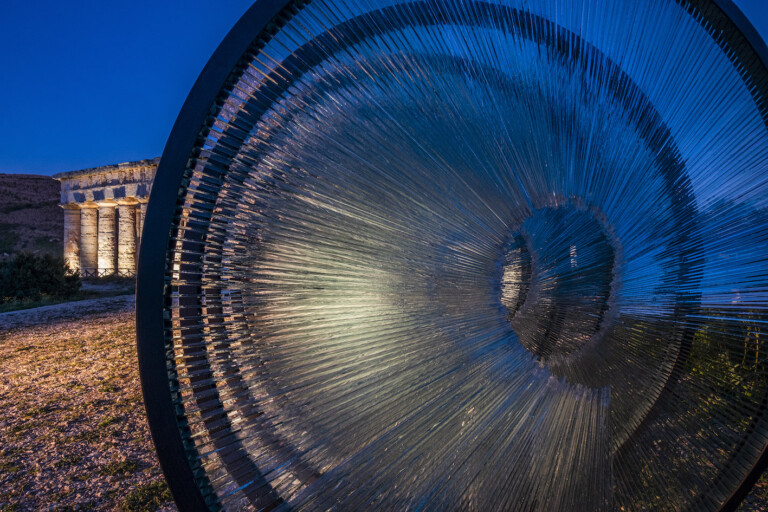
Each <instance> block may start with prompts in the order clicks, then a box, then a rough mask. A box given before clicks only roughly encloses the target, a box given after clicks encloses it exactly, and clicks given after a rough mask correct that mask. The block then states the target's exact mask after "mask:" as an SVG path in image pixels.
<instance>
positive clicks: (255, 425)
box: [138, 0, 768, 511]
mask: <svg viewBox="0 0 768 512" xmlns="http://www.w3.org/2000/svg"><path fill="white" fill-rule="evenodd" d="M722 4H723V2H718V3H716V2H713V1H694V0H677V1H675V0H647V1H644V2H637V1H636V0H537V1H531V0H439V1H438V0H312V1H294V2H275V1H271V0H265V1H262V2H257V4H256V5H255V6H254V8H252V9H251V11H249V13H250V14H249V15H248V16H251V17H253V16H257V17H258V16H262V17H265V16H266V17H267V18H266V19H265V20H264V22H263V23H262V24H261V28H260V29H259V30H258V32H256V33H250V34H248V33H244V29H243V27H244V26H245V25H242V24H243V23H246V22H245V21H242V22H241V25H239V26H238V27H240V28H238V27H236V28H235V29H234V31H233V34H235V35H232V34H231V35H230V38H229V39H228V41H230V42H229V43H227V44H229V45H230V47H235V46H236V45H235V43H232V41H234V40H238V41H240V40H243V38H245V39H246V40H247V44H244V45H243V46H242V49H241V51H239V52H238V53H237V55H229V58H230V61H231V63H232V64H233V65H232V66H230V68H228V69H227V70H226V74H225V75H222V81H221V83H219V84H214V85H215V86H216V90H215V91H214V93H215V94H212V95H209V97H206V98H203V100H202V101H201V100H199V98H198V99H195V100H194V101H193V103H194V102H195V101H196V102H197V103H199V104H200V107H199V108H198V107H196V108H198V110H199V111H201V112H203V113H204V114H205V116H204V117H202V118H201V120H202V122H201V123H200V124H199V125H194V126H191V127H189V126H187V127H184V126H182V128H179V125H183V124H184V123H183V122H181V121H180V122H179V123H178V124H177V128H176V129H175V131H174V134H173V135H172V136H171V140H170V141H169V145H168V147H167V149H166V154H165V155H164V156H163V160H162V162H161V165H160V170H159V171H158V180H159V181H156V184H155V187H154V190H153V195H152V198H151V201H150V208H149V213H148V219H147V223H148V224H149V227H148V228H147V229H148V230H149V231H145V237H144V241H143V242H142V243H143V244H144V247H142V254H141V270H140V276H139V291H138V293H139V304H138V312H139V338H140V339H139V345H140V346H139V349H140V362H141V365H142V379H143V384H144V392H145V396H146V398H147V402H148V413H149V417H150V423H151V427H152V430H153V436H154V439H155V442H156V444H157V446H158V450H159V452H160V456H161V462H162V464H163V468H164V470H165V472H166V474H167V475H168V478H169V481H170V483H171V488H172V490H173V492H174V495H175V497H176V499H177V500H179V501H180V502H183V501H184V500H187V499H189V500H192V499H193V498H194V499H198V500H199V503H203V504H204V505H205V506H206V507H208V508H210V509H211V510H219V509H227V510H251V509H252V510H273V509H274V510H286V511H287V510H297V511H299V510H441V511H442V510H478V511H489V510H520V511H591V510H606V511H609V510H610V511H612V510H625V511H630V510H633V511H634V510H636V511H644V510H681V509H683V510H719V509H721V508H723V507H725V508H726V509H727V508H733V507H734V506H735V504H736V503H737V502H738V500H739V499H741V498H742V497H743V495H744V494H745V493H746V492H747V490H748V488H749V485H750V484H751V483H752V482H753V481H754V479H755V478H756V475H757V474H758V473H759V470H760V469H761V468H762V466H763V465H764V464H765V462H766V460H765V459H766V455H765V452H766V444H767V443H768V374H767V372H766V370H767V369H768V366H767V363H766V362H767V361H768V345H766V341H768V340H767V339H766V335H767V334H768V325H766V321H767V320H768V315H767V314H766V308H767V307H768V129H767V128H766V126H767V124H766V123H767V121H768V110H767V109H766V102H765V100H766V92H768V72H767V71H766V68H765V64H764V63H763V61H762V60H761V58H760V56H759V52H760V51H762V49H757V50H756V49H755V47H754V46H752V45H750V42H749V41H748V39H747V37H745V36H744V34H743V33H742V32H741V31H740V29H739V28H737V25H736V24H735V23H734V22H733V21H731V19H729V17H728V16H727V15H726V13H725V11H724V10H723V9H722ZM260 8H261V9H263V11H264V12H262V13H261V14H253V13H258V11H259V9H260ZM270 9H272V10H273V11H274V13H276V15H275V16H272V14H269V13H267V11H269V10H270ZM244 19H245V18H244ZM238 38H239V39H238ZM753 42H754V41H753ZM760 44H762V43H761V42H760ZM225 46H226V45H225ZM228 51H229V52H230V53H231V50H228V49H227V48H224V49H223V50H221V49H220V51H219V54H218V55H219V57H216V56H215V57H214V59H213V60H212V62H213V63H214V65H213V66H211V67H210V69H209V70H208V71H206V73H215V69H214V68H215V67H216V66H215V65H216V64H217V62H218V61H217V60H216V59H221V55H222V54H226V53H227V52H228ZM211 70H213V71H211ZM205 76H207V75H204V77H203V78H205ZM210 76H213V75H210ZM203 78H201V83H202V85H199V86H198V89H200V88H204V87H206V86H207V85H206V81H205V80H204V79H203ZM224 78H226V80H224ZM222 84H223V85H222ZM195 94H196V93H195V92H193V96H194V95H195ZM197 94H199V93H197ZM191 97H192V96H191ZM189 101H191V100H188V102H189ZM186 108H188V107H185V109H186ZM189 108H190V109H191V108H192V107H189ZM180 119H181V118H180ZM190 129H191V130H192V132H190ZM184 130H186V132H187V133H193V137H192V138H189V140H190V141H194V143H193V144H191V145H189V144H187V145H184V144H183V143H182V142H178V141H179V140H183V139H182V138H180V137H178V136H177V132H178V133H180V132H181V131H184ZM178 162H181V165H179V164H178ZM174 165H175V166H176V167H173V166H174ZM174 169H175V170H174ZM174 172H176V174H173V173H174ZM163 180H166V181H163ZM174 180H175V181H174ZM163 212H168V213H167V214H165V213H163ZM148 233H149V235H148ZM163 237H164V238H163ZM147 276H161V278H160V279H155V281H157V282H159V281H162V287H160V285H159V284H157V283H154V284H147V283H148V282H149V281H150V280H151V279H154V278H150V277H147ZM145 289H146V290H150V289H151V291H145ZM152 294H154V295H152ZM146 297H150V298H146ZM160 310H162V311H160ZM154 319H160V320H158V321H157V322H155V321H154ZM153 322H154V323H153ZM763 329H767V332H766V333H763V332H762V331H763ZM174 450H175V451H174ZM179 461H181V463H180V462H179ZM190 503H191V502H190Z"/></svg>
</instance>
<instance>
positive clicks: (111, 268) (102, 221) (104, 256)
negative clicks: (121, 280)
mask: <svg viewBox="0 0 768 512" xmlns="http://www.w3.org/2000/svg"><path fill="white" fill-rule="evenodd" d="M98 205H99V243H98V255H99V258H98V262H99V264H98V269H99V273H100V274H103V275H105V276H109V275H113V274H114V273H115V270H116V258H115V256H116V255H117V247H116V244H117V230H116V229H115V227H116V226H115V224H116V222H115V221H116V218H115V217H116V216H115V213H116V210H117V203H116V202H114V201H100V202H99V203H98Z"/></svg>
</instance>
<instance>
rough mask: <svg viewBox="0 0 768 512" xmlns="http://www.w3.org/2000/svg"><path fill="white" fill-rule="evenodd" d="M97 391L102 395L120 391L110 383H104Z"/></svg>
mask: <svg viewBox="0 0 768 512" xmlns="http://www.w3.org/2000/svg"><path fill="white" fill-rule="evenodd" d="M99 391H101V392H102V393H114V392H116V391H120V388H119V387H117V386H115V385H114V384H113V383H111V382H104V383H103V384H102V385H101V386H99Z"/></svg>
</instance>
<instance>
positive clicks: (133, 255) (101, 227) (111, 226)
mask: <svg viewBox="0 0 768 512" xmlns="http://www.w3.org/2000/svg"><path fill="white" fill-rule="evenodd" d="M159 161H160V159H159V158H155V159H153V160H140V161H137V162H126V163H121V164H117V165H107V166H103V167H96V168H92V169H84V170H81V171H72V172H64V173H60V174H56V175H55V176H54V178H56V179H57V180H59V181H60V182H61V207H62V208H63V209H64V259H65V260H66V262H67V264H68V265H69V268H70V269H72V270H73V271H79V272H80V275H81V276H83V277H107V276H121V277H132V276H134V275H136V263H137V259H138V249H139V244H140V242H141V230H142V228H143V225H144V216H145V214H146V211H147V202H148V201H149V191H150V189H151V188H152V180H153V179H154V177H155V171H156V170H157V164H158V162H159Z"/></svg>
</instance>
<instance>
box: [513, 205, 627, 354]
mask: <svg viewBox="0 0 768 512" xmlns="http://www.w3.org/2000/svg"><path fill="white" fill-rule="evenodd" d="M615 259H616V253H615V251H614V249H613V248H612V247H611V243H610V242H609V239H608V233H607V232H606V229H605V228H604V227H603V226H602V225H601V224H600V221H599V220H597V219H596V218H595V216H594V215H593V214H592V213H591V212H589V211H587V210H585V209H580V208H578V207H575V206H573V205H571V204H566V205H563V206H559V207H552V208H542V209H539V210H536V211H534V212H533V215H531V217H529V218H528V219H526V220H525V222H524V223H523V225H522V226H521V227H520V231H518V232H516V233H515V235H514V237H513V241H512V243H511V244H510V245H509V247H508V248H507V249H506V252H505V262H504V269H503V276H502V295H501V301H502V303H503V304H504V305H505V306H506V307H507V309H508V310H509V312H510V323H511V325H512V328H513V329H514V330H515V333H516V334H517V336H518V338H519V339H520V343H521V344H522V345H523V346H524V347H525V348H527V349H528V350H529V351H531V352H532V353H533V354H536V356H538V357H539V358H540V359H541V360H542V361H543V362H547V361H548V360H550V359H552V358H560V359H562V358H563V357H565V356H567V355H568V354H570V353H572V352H574V351H577V350H579V349H581V348H582V347H584V346H586V345H588V344H589V342H590V341H591V340H593V338H594V337H595V336H596V335H597V334H598V332H600V331H601V329H602V330H606V329H608V328H609V325H607V319H606V313H607V312H608V309H609V305H610V303H611V299H612V297H611V296H612V293H613V289H614V287H618V276H617V275H616V273H617V272H618V271H619V269H618V268H617V265H616V261H615Z"/></svg>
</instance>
